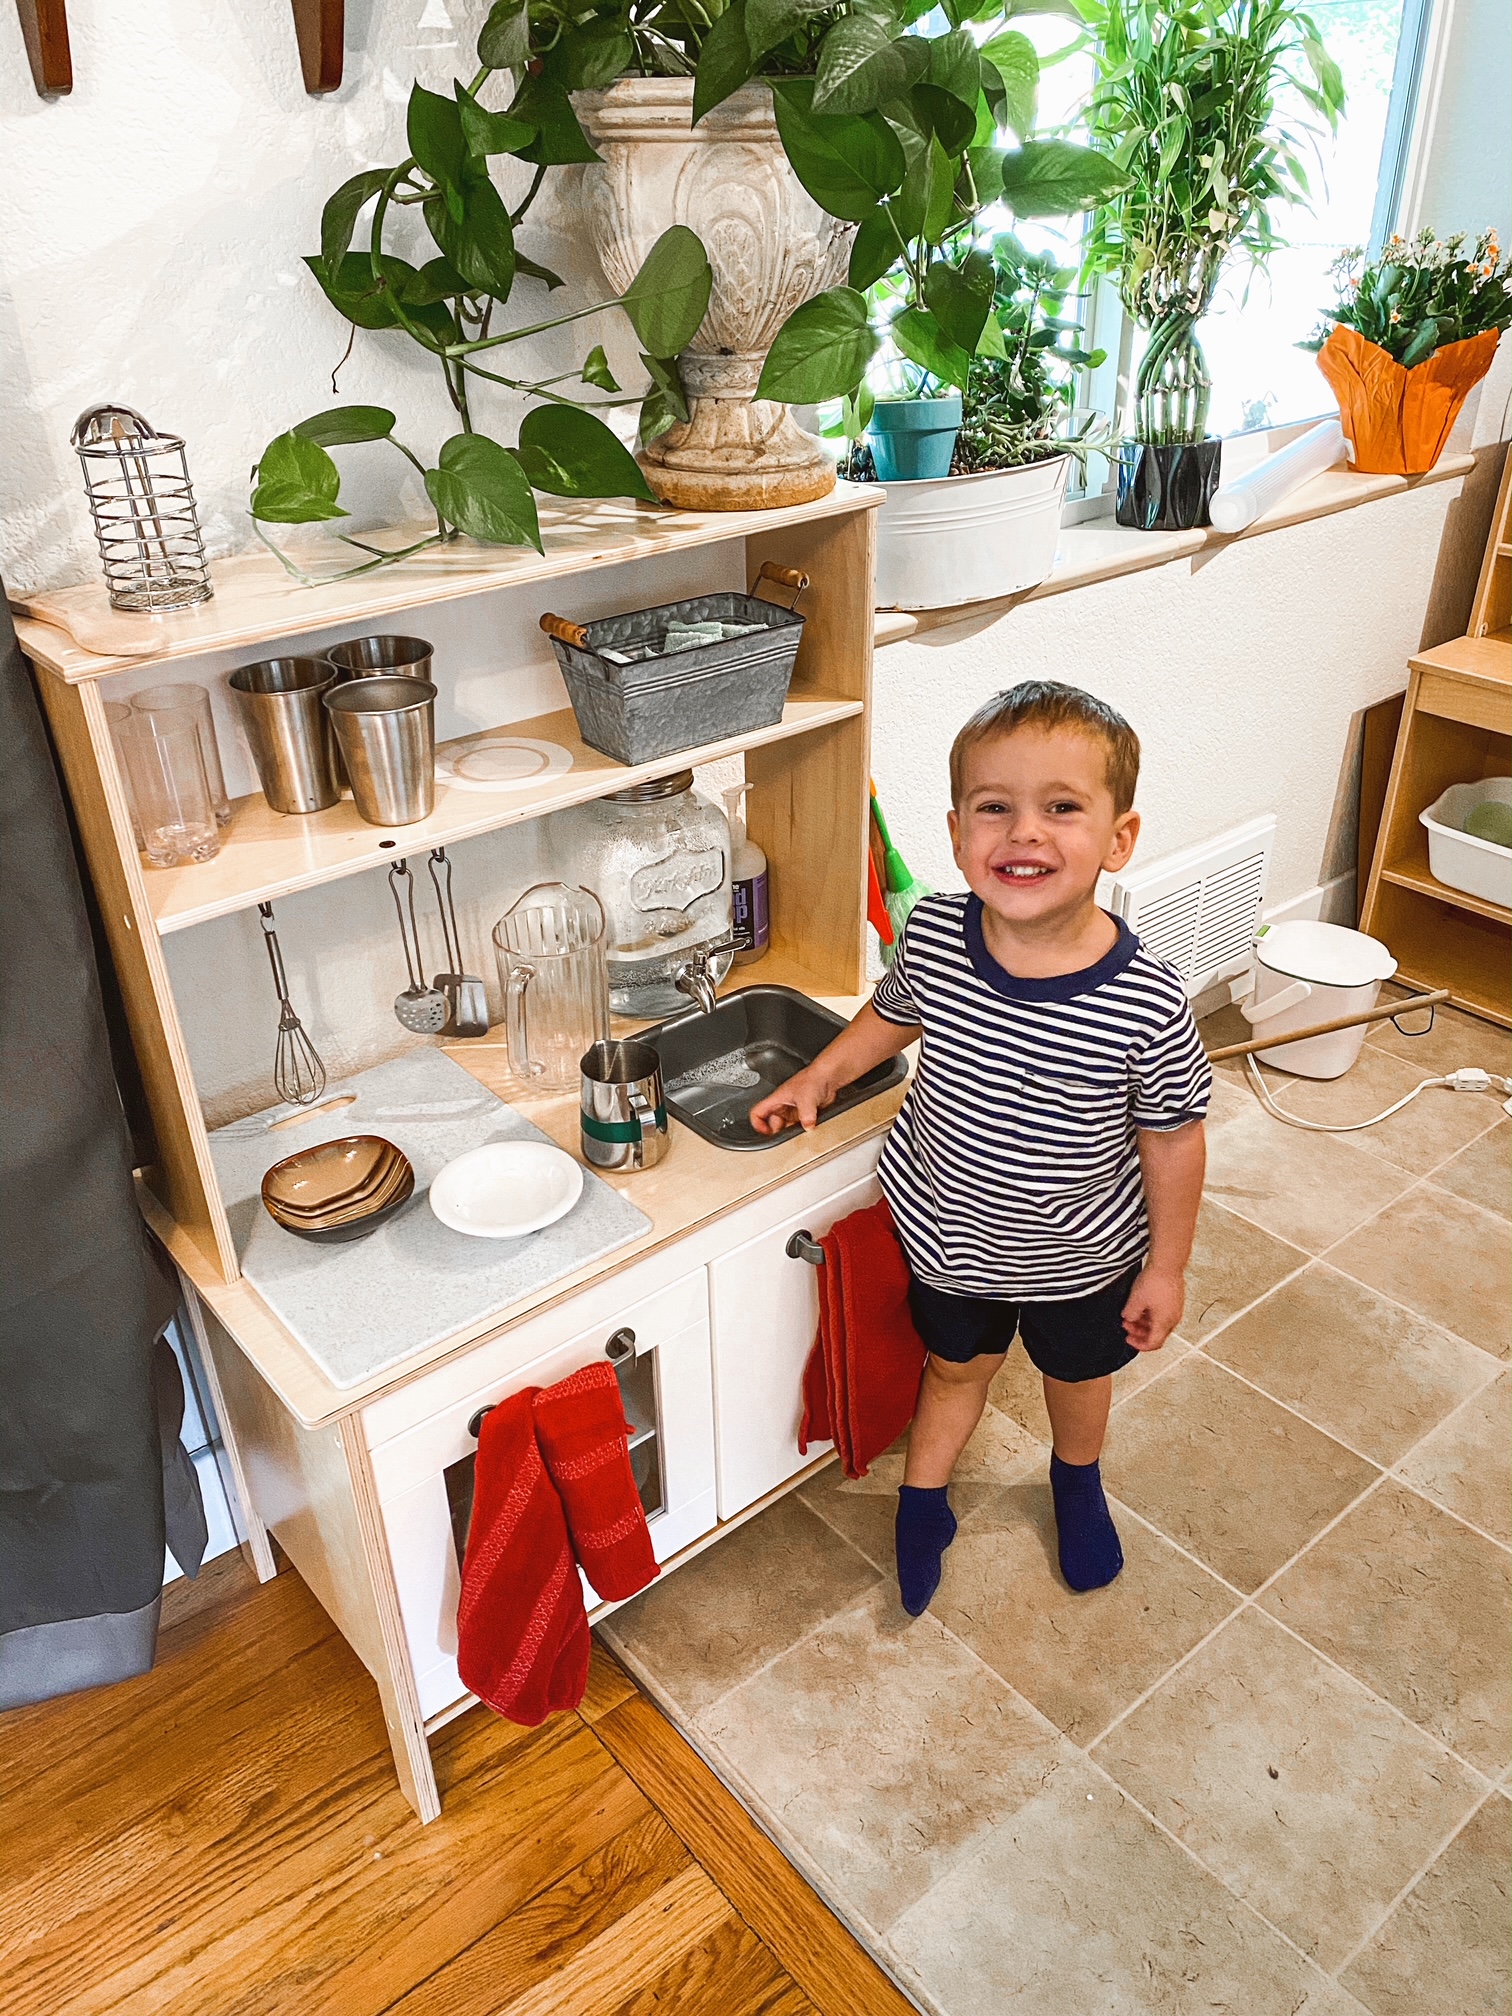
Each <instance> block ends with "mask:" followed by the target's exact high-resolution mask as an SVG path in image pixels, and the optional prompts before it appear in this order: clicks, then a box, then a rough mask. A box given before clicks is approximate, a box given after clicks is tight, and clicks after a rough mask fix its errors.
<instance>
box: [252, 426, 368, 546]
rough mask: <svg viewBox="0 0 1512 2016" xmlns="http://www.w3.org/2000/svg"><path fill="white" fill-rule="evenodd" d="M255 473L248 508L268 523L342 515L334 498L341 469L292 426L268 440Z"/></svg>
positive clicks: (303, 522)
mask: <svg viewBox="0 0 1512 2016" xmlns="http://www.w3.org/2000/svg"><path fill="white" fill-rule="evenodd" d="M254 473H255V479H256V487H255V488H254V489H253V492H252V503H251V511H252V516H253V517H254V518H260V519H261V520H262V521H263V522H264V524H268V525H310V524H314V523H316V522H317V521H319V520H321V519H325V518H345V517H346V516H347V513H346V512H345V511H343V510H342V508H341V506H340V505H339V504H338V503H337V502H336V493H337V492H338V491H339V490H340V488H341V471H340V470H339V469H338V468H337V467H336V464H335V463H334V462H333V461H332V460H331V458H330V456H329V455H327V453H326V452H325V450H324V448H322V447H320V446H319V445H318V443H316V442H314V441H311V440H309V439H307V438H306V437H305V436H304V435H302V434H298V433H296V432H294V431H293V430H292V429H291V430H290V431H289V432H288V433H287V434H280V435H278V436H277V437H276V438H275V439H274V440H272V441H270V442H269V443H268V445H267V447H266V448H265V449H264V450H263V452H262V460H261V461H260V462H259V463H258V465H257V468H256V471H255V472H254Z"/></svg>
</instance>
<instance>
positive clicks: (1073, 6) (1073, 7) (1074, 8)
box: [982, 0, 1099, 28]
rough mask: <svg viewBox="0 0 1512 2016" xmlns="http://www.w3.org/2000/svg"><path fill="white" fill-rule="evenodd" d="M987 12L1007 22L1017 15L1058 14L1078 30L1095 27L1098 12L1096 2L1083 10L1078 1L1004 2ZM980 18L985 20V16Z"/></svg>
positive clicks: (1093, 0) (1035, 0) (1037, 0)
mask: <svg viewBox="0 0 1512 2016" xmlns="http://www.w3.org/2000/svg"><path fill="white" fill-rule="evenodd" d="M988 11H989V12H990V13H993V14H1001V15H1002V16H1003V18H1004V19H1005V20H1008V21H1011V20H1013V19H1014V17H1015V16H1016V15H1019V14H1059V15H1060V17H1061V18H1062V20H1065V21H1074V22H1075V23H1076V25H1077V27H1078V28H1086V27H1087V26H1089V25H1093V26H1095V17H1096V15H1097V13H1098V11H1099V10H1098V7H1097V5H1096V0H1089V4H1088V5H1087V6H1086V8H1085V9H1083V8H1082V7H1081V6H1079V5H1078V0H1006V4H1005V5H1003V6H1001V7H1000V6H997V5H995V4H994V5H993V6H992V7H991V8H990V9H989V10H988ZM982 18H983V19H984V20H985V19H986V16H985V15H983V17H982Z"/></svg>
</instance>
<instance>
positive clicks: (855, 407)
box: [826, 383, 877, 441]
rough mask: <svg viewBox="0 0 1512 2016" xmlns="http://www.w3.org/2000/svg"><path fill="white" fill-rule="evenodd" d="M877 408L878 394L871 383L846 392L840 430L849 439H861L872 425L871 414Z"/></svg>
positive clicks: (841, 410) (841, 407)
mask: <svg viewBox="0 0 1512 2016" xmlns="http://www.w3.org/2000/svg"><path fill="white" fill-rule="evenodd" d="M876 408H877V401H876V396H875V394H874V393H873V391H872V389H871V387H870V385H867V384H865V383H863V384H861V385H860V386H858V387H857V389H856V390H855V392H847V393H846V395H845V398H844V399H843V400H842V401H841V406H840V432H841V433H842V435H844V437H845V439H846V440H847V441H859V440H860V439H861V436H862V435H863V434H864V433H865V432H866V430H867V428H868V427H869V426H870V425H871V416H872V414H873V413H874V412H875V411H876ZM826 431H828V430H826Z"/></svg>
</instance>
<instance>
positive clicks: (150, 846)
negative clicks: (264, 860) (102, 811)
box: [121, 708, 220, 868]
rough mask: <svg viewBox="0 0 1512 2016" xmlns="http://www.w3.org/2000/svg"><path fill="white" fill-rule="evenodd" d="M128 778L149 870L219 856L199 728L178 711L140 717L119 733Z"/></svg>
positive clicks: (218, 841) (134, 712) (132, 718)
mask: <svg viewBox="0 0 1512 2016" xmlns="http://www.w3.org/2000/svg"><path fill="white" fill-rule="evenodd" d="M121 748H122V750H123V752H124V754H125V757H126V774H127V776H128V777H129V779H130V781H131V796H132V799H133V801H134V803H135V809H136V817H137V819H138V820H139V821H140V822H141V828H142V853H143V854H144V855H145V856H146V859H147V864H148V866H149V867H152V868H177V867H180V866H182V865H183V864H184V863H185V862H188V861H208V860H210V859H211V858H212V856H214V855H216V854H218V853H219V852H220V832H219V830H218V828H217V827H216V824H215V806H214V804H213V803H212V802H211V798H210V783H209V780H208V778H207V777H206V776H205V758H204V753H203V751H202V750H201V747H200V738H199V725H198V723H197V722H196V720H195V718H194V715H193V714H192V713H190V712H188V711H187V710H185V709H182V708H176V709H169V710H167V711H165V712H164V713H162V714H158V715H148V714H138V713H137V712H136V711H135V709H133V710H132V716H131V719H130V720H129V721H128V722H126V723H125V724H124V726H123V727H122V729H121Z"/></svg>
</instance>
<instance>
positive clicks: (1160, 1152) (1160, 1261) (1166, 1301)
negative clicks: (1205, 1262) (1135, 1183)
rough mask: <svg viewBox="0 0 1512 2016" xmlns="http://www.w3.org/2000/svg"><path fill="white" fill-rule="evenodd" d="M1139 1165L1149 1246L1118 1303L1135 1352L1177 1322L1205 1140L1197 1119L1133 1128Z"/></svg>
mask: <svg viewBox="0 0 1512 2016" xmlns="http://www.w3.org/2000/svg"><path fill="white" fill-rule="evenodd" d="M1139 1165H1140V1170H1141V1173H1142V1174H1143V1177H1144V1193H1145V1208H1146V1210H1147V1211H1148V1213H1149V1218H1150V1251H1149V1256H1148V1258H1147V1259H1146V1260H1145V1264H1144V1266H1143V1268H1142V1269H1141V1270H1140V1274H1139V1278H1138V1280H1137V1281H1136V1282H1135V1283H1134V1286H1133V1288H1132V1289H1131V1290H1130V1292H1129V1299H1128V1301H1127V1302H1126V1303H1125V1304H1124V1311H1123V1326H1124V1335H1125V1336H1126V1337H1127V1338H1128V1340H1129V1342H1130V1343H1131V1344H1132V1345H1133V1347H1134V1349H1135V1350H1136V1351H1158V1350H1159V1349H1160V1347H1161V1345H1162V1344H1164V1342H1165V1341H1166V1339H1167V1337H1169V1336H1170V1334H1171V1332H1172V1331H1173V1330H1174V1329H1175V1328H1176V1325H1177V1324H1178V1323H1179V1322H1180V1321H1181V1312H1182V1309H1183V1307H1184V1306H1185V1304H1186V1280H1185V1275H1186V1265H1187V1262H1188V1261H1189V1260H1190V1259H1191V1257H1192V1240H1193V1237H1194V1236H1195V1234H1196V1231H1197V1208H1198V1206H1199V1205H1200V1204H1201V1202H1202V1178H1203V1174H1204V1171H1205V1170H1206V1168H1207V1142H1206V1139H1205V1137H1204V1135H1203V1131H1202V1122H1201V1121H1200V1120H1193V1121H1191V1122H1190V1123H1189V1124H1188V1125H1187V1126H1185V1127H1175V1128H1172V1129H1171V1130H1170V1131H1169V1132H1161V1131H1160V1130H1158V1129H1156V1128H1153V1127H1142V1128H1140V1130H1139Z"/></svg>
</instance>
